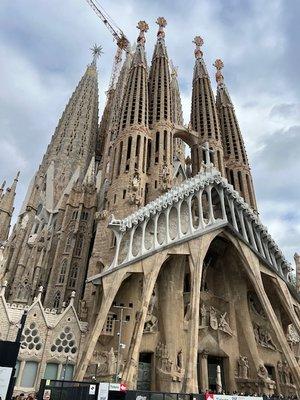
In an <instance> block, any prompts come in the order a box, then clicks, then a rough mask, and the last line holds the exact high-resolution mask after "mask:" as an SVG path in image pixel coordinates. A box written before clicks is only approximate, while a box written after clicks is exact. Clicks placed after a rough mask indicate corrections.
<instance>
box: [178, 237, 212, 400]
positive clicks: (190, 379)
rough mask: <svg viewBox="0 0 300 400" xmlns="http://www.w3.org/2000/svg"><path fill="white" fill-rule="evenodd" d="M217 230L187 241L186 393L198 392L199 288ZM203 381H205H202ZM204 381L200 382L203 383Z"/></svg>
mask: <svg viewBox="0 0 300 400" xmlns="http://www.w3.org/2000/svg"><path fill="white" fill-rule="evenodd" d="M217 233H218V231H217V232H214V233H209V234H207V235H205V236H202V237H201V238H198V239H194V240H192V241H190V243H189V250H190V256H189V263H190V269H191V318H190V321H189V337H188V342H189V346H188V352H187V355H186V369H185V384H184V390H185V392H186V393H198V388H199V386H198V377H197V357H198V337H199V311H200V288H201V279H202V270H203V261H204V258H205V255H206V252H207V250H208V248H209V245H210V243H211V241H212V240H213V238H214V237H215V236H216V235H217ZM204 383H205V382H204ZM204 383H202V382H201V383H200V385H203V384H204Z"/></svg>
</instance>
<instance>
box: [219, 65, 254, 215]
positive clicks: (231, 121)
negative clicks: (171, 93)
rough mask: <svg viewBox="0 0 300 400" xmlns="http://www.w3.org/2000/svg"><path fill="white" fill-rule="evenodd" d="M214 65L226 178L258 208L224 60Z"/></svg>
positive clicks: (250, 203) (251, 204) (248, 201)
mask: <svg viewBox="0 0 300 400" xmlns="http://www.w3.org/2000/svg"><path fill="white" fill-rule="evenodd" d="M214 65H215V67H216V69H217V73H216V81H217V84H218V89H217V109H218V115H219V120H220V126H221V131H222V137H223V143H224V163H225V172H226V178H227V179H228V181H229V183H231V184H232V185H233V187H234V188H235V189H236V190H238V191H239V192H240V194H241V196H243V197H244V199H245V200H246V201H247V203H248V204H249V205H250V206H251V207H252V208H253V209H254V210H256V209H257V205H256V199H255V193H254V187H253V182H252V176H251V171H250V167H249V163H248V158H247V153H246V149H245V145H244V141H243V137H242V134H241V131H240V127H239V124H238V121H237V118H236V115H235V111H234V106H233V104H232V101H231V98H230V96H229V92H228V89H227V87H226V85H225V83H224V77H223V75H222V72H221V71H222V68H223V62H222V60H220V59H218V60H216V61H215V63H214Z"/></svg>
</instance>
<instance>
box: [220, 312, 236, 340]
mask: <svg viewBox="0 0 300 400" xmlns="http://www.w3.org/2000/svg"><path fill="white" fill-rule="evenodd" d="M226 315H227V312H225V313H224V314H221V317H220V321H219V329H220V330H221V331H223V332H225V333H227V334H228V335H230V336H232V335H233V332H232V329H231V328H230V326H229V323H228V322H227V321H226Z"/></svg>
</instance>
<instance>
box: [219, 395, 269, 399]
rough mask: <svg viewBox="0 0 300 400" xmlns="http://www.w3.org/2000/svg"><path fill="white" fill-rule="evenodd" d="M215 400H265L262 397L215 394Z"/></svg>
mask: <svg viewBox="0 0 300 400" xmlns="http://www.w3.org/2000/svg"><path fill="white" fill-rule="evenodd" d="M213 398H214V400H263V398H262V397H253V396H230V395H226V394H214V395H213Z"/></svg>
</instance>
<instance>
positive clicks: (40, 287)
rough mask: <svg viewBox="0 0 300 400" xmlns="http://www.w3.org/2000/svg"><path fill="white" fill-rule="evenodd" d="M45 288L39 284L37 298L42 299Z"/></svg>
mask: <svg viewBox="0 0 300 400" xmlns="http://www.w3.org/2000/svg"><path fill="white" fill-rule="evenodd" d="M43 290H44V288H43V286H39V288H38V294H37V296H36V299H37V300H41V298H42V294H43Z"/></svg>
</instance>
